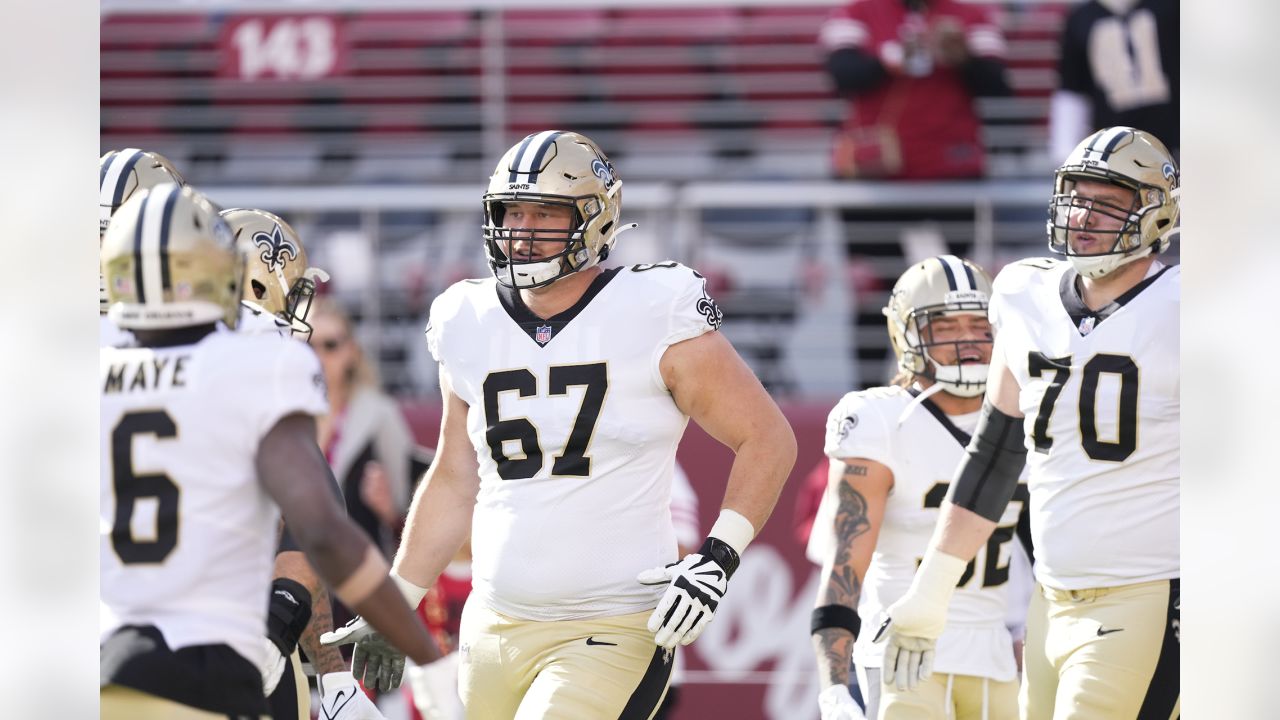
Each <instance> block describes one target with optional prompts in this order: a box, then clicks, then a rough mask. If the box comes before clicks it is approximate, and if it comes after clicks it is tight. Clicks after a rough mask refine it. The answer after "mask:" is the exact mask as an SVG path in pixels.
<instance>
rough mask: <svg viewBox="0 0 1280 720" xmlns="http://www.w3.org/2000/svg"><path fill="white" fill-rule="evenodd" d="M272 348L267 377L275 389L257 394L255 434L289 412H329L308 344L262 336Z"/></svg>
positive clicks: (261, 433)
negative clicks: (259, 398) (260, 402)
mask: <svg viewBox="0 0 1280 720" xmlns="http://www.w3.org/2000/svg"><path fill="white" fill-rule="evenodd" d="M267 339H269V340H270V341H271V344H272V345H275V347H273V348H272V349H273V350H276V351H277V352H276V353H275V358H274V363H272V376H271V377H270V379H269V382H270V383H271V386H272V387H273V388H274V390H275V392H274V393H272V394H270V395H267V394H265V393H263V394H262V395H261V396H259V397H261V398H262V400H263V403H262V406H261V408H260V409H259V413H258V428H259V432H258V437H262V436H264V435H266V434H267V432H268V431H270V430H271V428H273V427H275V424H276V423H278V422H280V420H281V419H282V418H284V417H286V416H288V415H292V414H293V413H299V412H300V413H306V414H307V415H311V416H313V417H314V416H317V415H324V414H325V413H327V412H329V399H328V390H327V388H326V387H325V382H324V373H323V372H322V371H321V370H320V360H319V358H317V357H316V354H315V352H314V351H313V350H312V349H311V346H309V345H307V344H306V343H302V342H298V341H297V340H294V339H292V338H282V337H273V336H264V340H267Z"/></svg>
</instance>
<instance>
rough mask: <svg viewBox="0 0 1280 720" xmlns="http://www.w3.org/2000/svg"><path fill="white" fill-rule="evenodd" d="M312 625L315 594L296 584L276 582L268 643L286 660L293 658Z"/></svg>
mask: <svg viewBox="0 0 1280 720" xmlns="http://www.w3.org/2000/svg"><path fill="white" fill-rule="evenodd" d="M309 622H311V593H309V592H307V589H306V588H305V587H303V586H302V585H301V584H300V583H298V582H296V581H294V580H290V579H289V578H283V577H281V578H276V579H275V582H273V583H271V600H270V602H269V603H268V604H267V639H268V640H270V641H271V642H272V644H274V645H275V646H276V649H277V650H279V651H280V654H281V655H282V656H284V657H289V655H290V654H291V653H292V652H293V649H294V648H296V647H297V646H298V638H300V637H302V633H303V631H304V630H306V629H307V623H309Z"/></svg>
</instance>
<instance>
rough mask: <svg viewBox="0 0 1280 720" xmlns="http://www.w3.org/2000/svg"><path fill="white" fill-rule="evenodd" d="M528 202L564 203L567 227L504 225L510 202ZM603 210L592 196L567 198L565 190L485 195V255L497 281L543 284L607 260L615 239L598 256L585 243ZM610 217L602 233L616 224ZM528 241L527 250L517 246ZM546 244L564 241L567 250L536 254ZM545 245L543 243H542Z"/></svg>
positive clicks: (528, 285) (520, 285)
mask: <svg viewBox="0 0 1280 720" xmlns="http://www.w3.org/2000/svg"><path fill="white" fill-rule="evenodd" d="M517 202H518V203H528V204H531V205H549V206H555V207H566V208H569V209H570V211H571V214H570V218H569V227H568V228H561V229H546V228H532V227H505V226H504V222H505V220H506V211H507V204H508V203H517ZM603 211H604V204H603V203H601V202H599V201H598V200H596V198H594V197H578V198H574V197H569V196H565V195H538V196H537V197H536V199H535V198H528V197H521V194H520V193H495V194H489V195H486V196H485V198H484V221H485V222H484V241H485V254H486V255H487V257H488V259H489V264H490V267H491V268H492V269H493V272H494V276H495V277H496V278H497V279H498V282H500V283H502V284H503V285H506V286H508V287H514V288H521V289H532V288H539V287H545V286H547V285H550V284H551V283H553V282H555V281H556V280H559V279H560V278H562V277H564V276H566V275H570V274H572V273H575V272H578V271H579V270H584V269H586V268H588V267H591V266H592V265H595V264H596V263H598V262H599V261H601V260H604V259H605V258H606V257H608V255H609V249H610V247H611V244H612V243H607V244H605V245H604V246H603V247H602V248H601V251H600V253H599V255H598V256H593V254H592V253H591V250H590V248H588V247H587V243H586V237H587V232H588V229H589V228H590V227H591V226H592V224H594V223H596V222H597V221H598V220H599V219H600V218H601V215H602V213H603ZM611 225H612V222H611V221H609V222H606V223H605V226H604V227H603V228H602V229H601V234H602V235H606V236H607V234H608V233H609V231H610V230H612V229H613V228H612V227H611ZM519 241H524V242H523V244H524V246H525V248H526V250H525V252H523V253H520V252H517V251H515V250H514V249H513V245H514V244H515V243H516V242H519ZM546 243H560V244H561V245H563V249H561V250H559V251H556V252H553V253H551V254H544V255H535V254H534V252H535V250H539V249H542V248H545V247H546V245H545V244H546ZM539 246H541V248H540V247H539Z"/></svg>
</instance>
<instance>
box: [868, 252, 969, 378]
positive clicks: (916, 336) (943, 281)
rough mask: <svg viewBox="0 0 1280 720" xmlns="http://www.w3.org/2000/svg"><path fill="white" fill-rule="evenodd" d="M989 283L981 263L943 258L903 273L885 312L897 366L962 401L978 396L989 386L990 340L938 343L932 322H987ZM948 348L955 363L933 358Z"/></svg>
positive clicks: (950, 256) (939, 341) (918, 264)
mask: <svg viewBox="0 0 1280 720" xmlns="http://www.w3.org/2000/svg"><path fill="white" fill-rule="evenodd" d="M990 300H991V278H990V277H989V276H988V275H987V273H986V271H984V270H983V269H982V268H980V267H978V265H977V264H975V263H973V262H970V261H968V260H965V259H963V258H959V257H956V256H955V255H940V256H938V257H932V258H929V259H927V260H923V261H921V262H918V263H916V264H914V265H912V266H911V267H909V268H907V271H906V272H904V273H902V276H901V277H899V278H898V282H896V283H895V284H894V286H893V291H892V293H891V294H890V295H889V304H888V306H887V307H885V308H884V310H883V311H882V312H883V313H884V315H885V317H886V318H887V319H888V322H889V340H890V342H891V343H892V344H893V352H894V354H895V355H897V356H898V367H899V368H900V369H901V370H902V371H903V372H906V373H909V374H911V375H913V376H916V377H922V378H926V379H928V380H932V381H933V382H935V383H937V384H939V385H941V386H942V389H943V390H945V391H946V392H948V393H951V394H952V395H957V396H959V397H976V396H978V395H981V394H982V393H983V391H984V390H986V387H987V368H988V365H989V364H990V358H991V335H990V334H989V333H988V334H987V336H986V337H985V339H973V338H968V339H963V340H957V339H939V338H938V337H937V334H936V333H935V332H934V331H935V329H936V328H934V326H933V323H934V321H935V320H939V319H940V318H944V317H949V316H954V315H977V316H980V317H982V318H983V319H984V320H985V319H986V317H987V304H988V303H989V302H990ZM944 347H945V348H947V349H949V350H951V351H952V352H949V353H947V355H948V356H949V357H947V358H946V359H948V360H952V363H951V364H943V363H941V362H939V361H938V358H936V357H935V355H936V354H937V350H939V349H941V348H944Z"/></svg>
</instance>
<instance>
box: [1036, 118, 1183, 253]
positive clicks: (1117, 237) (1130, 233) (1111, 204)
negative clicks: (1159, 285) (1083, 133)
mask: <svg viewBox="0 0 1280 720" xmlns="http://www.w3.org/2000/svg"><path fill="white" fill-rule="evenodd" d="M1082 183H1083V185H1082ZM1100 183H1105V184H1107V185H1112V186H1115V187H1116V188H1118V189H1119V192H1117V191H1116V189H1115V188H1113V189H1111V190H1110V191H1109V192H1108V191H1107V189H1106V188H1103V190H1102V192H1101V193H1099V189H1098V188H1099V184H1100ZM1178 187H1179V175H1178V163H1177V161H1176V160H1175V159H1174V158H1173V155H1172V154H1170V152H1169V150H1168V148H1166V147H1165V146H1164V143H1162V142H1160V141H1159V140H1158V139H1156V136H1154V135H1152V134H1151V133H1149V132H1145V131H1143V130H1135V129H1134V128H1131V127H1123V126H1116V127H1109V128H1105V129H1102V130H1099V131H1098V132H1096V133H1094V134H1092V135H1090V136H1089V137H1087V138H1085V139H1084V141H1083V142H1081V143H1080V144H1079V145H1077V146H1076V148H1075V150H1072V151H1071V154H1070V155H1069V156H1067V160H1066V162H1064V163H1063V164H1062V167H1060V168H1058V171H1057V172H1056V173H1055V174H1054V182H1053V198H1052V199H1051V200H1050V201H1049V220H1048V222H1047V223H1046V225H1047V230H1048V233H1049V249H1050V250H1052V251H1053V252H1055V253H1057V254H1059V255H1066V256H1067V259H1068V260H1070V261H1071V264H1072V266H1073V267H1075V269H1076V272H1078V273H1080V274H1081V275H1084V276H1085V277H1093V278H1096V277H1102V276H1104V275H1106V274H1107V273H1110V272H1112V271H1113V270H1115V269H1116V268H1119V267H1121V266H1123V265H1127V264H1128V263H1131V262H1133V261H1134V260H1137V259H1139V258H1143V257H1147V256H1148V255H1153V254H1156V253H1160V252H1163V251H1164V250H1165V248H1167V247H1168V246H1169V238H1170V236H1171V235H1172V233H1173V230H1174V228H1175V226H1176V225H1177V222H1178V192H1179V190H1178ZM1072 240H1076V242H1075V243H1072ZM1095 243H1096V247H1094V245H1095Z"/></svg>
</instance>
